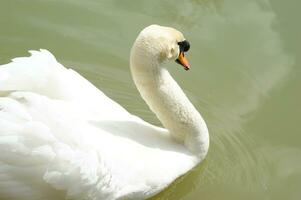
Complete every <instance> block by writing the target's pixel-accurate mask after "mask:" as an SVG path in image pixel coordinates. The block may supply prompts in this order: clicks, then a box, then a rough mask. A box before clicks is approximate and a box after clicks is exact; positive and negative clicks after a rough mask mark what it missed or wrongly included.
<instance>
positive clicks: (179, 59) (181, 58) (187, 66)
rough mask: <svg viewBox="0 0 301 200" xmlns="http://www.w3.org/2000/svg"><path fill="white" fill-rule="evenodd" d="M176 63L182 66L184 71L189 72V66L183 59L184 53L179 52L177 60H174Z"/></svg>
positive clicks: (184, 58)
mask: <svg viewBox="0 0 301 200" xmlns="http://www.w3.org/2000/svg"><path fill="white" fill-rule="evenodd" d="M176 62H177V63H179V64H180V65H182V66H183V67H184V69H185V70H189V68H190V65H189V63H188V60H187V59H186V57H185V54H184V52H180V54H179V57H178V59H177V60H176Z"/></svg>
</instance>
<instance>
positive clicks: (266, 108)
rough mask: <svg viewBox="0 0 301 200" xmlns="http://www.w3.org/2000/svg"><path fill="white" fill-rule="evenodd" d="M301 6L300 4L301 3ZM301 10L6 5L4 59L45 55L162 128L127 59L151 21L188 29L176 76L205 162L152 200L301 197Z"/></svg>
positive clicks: (195, 0) (49, 0) (1, 7)
mask: <svg viewBox="0 0 301 200" xmlns="http://www.w3.org/2000/svg"><path fill="white" fill-rule="evenodd" d="M297 4H298V5H297ZM300 6H301V3H298V2H294V3H293V1H281V0H273V1H271V2H268V1H266V0H230V1H222V0H189V1H180V0H177V1H167V0H157V1H140V0H135V1H134V0H132V1H129V0H123V1H117V0H110V1H109V0H107V1H97V0H86V1H84V0H72V1H71V0H65V1H61V0H43V1H37V0H32V1H22V0H18V1H17V0H2V1H1V3H0V13H1V14H0V62H1V63H6V62H8V61H9V60H10V59H11V58H13V57H16V56H24V55H28V53H27V50H29V49H39V48H46V49H48V50H50V51H51V52H52V53H54V55H55V56H56V57H57V58H58V60H59V61H60V62H61V63H63V64H64V65H65V66H69V67H72V68H74V69H76V70H77V71H78V72H80V73H81V74H83V75H84V76H85V77H86V78H87V79H89V80H90V81H91V82H92V83H93V84H95V85H96V86H97V87H99V88H100V89H101V90H102V91H104V92H105V93H106V94H107V95H108V96H110V97H111V98H113V99H114V100H116V101H117V102H118V103H120V104H122V105H123V106H124V107H125V108H126V109H128V110H129V111H130V112H132V113H134V114H137V115H139V116H141V117H143V118H144V119H145V120H147V121H149V122H152V123H154V124H157V125H159V124H160V123H159V121H158V120H157V119H156V118H155V116H154V114H152V113H151V112H150V111H149V110H148V108H147V106H146V105H145V104H144V102H143V101H142V100H141V98H140V96H139V94H138V92H137V91H136V88H135V86H134V84H133V82H132V80H131V76H130V72H129V67H128V62H129V61H128V57H129V50H130V48H131V45H132V43H133V41H134V39H135V38H136V36H137V34H138V32H139V31H140V30H141V29H142V28H143V27H145V26H147V25H149V24H153V23H157V24H161V25H168V26H172V27H175V28H177V29H179V30H181V31H182V32H183V33H184V34H185V37H186V39H187V40H189V41H190V43H191V45H192V48H191V50H190V52H189V55H188V57H189V60H190V62H191V65H192V67H191V70H190V71H188V72H186V71H184V70H183V69H182V68H181V67H180V66H178V65H176V64H175V63H170V64H168V65H169V66H168V67H169V69H170V71H171V73H172V74H173V76H174V77H175V79H176V80H177V81H178V82H179V84H180V85H181V87H182V88H183V89H184V90H185V92H186V93H187V95H188V96H189V98H190V99H191V101H192V102H193V103H194V105H195V106H196V107H197V108H198V110H199V111H200V112H201V113H202V115H203V116H204V118H205V120H206V122H207V124H208V127H209V130H210V136H211V146H210V151H209V154H208V157H207V159H206V160H205V161H204V162H203V163H202V164H200V165H199V166H197V167H196V168H195V169H194V170H192V171H191V172H190V173H188V174H187V175H185V176H183V177H181V178H180V179H178V180H177V181H176V182H175V183H173V184H172V185H171V186H170V187H169V188H168V189H166V190H165V191H164V192H162V193H161V194H159V195H157V196H156V197H154V198H153V199H164V200H165V199H170V200H174V199H181V200H194V199H200V198H201V199H203V200H215V199H223V200H227V199H229V200H230V199H231V200H233V199H267V200H269V199H273V200H274V199H279V200H280V199H292V200H293V199H296V200H297V199H300V197H301V191H300V187H301V146H300V145H301V136H300V135H299V134H300V127H299V124H300V113H301V105H300V102H301V94H300V85H301V79H300V56H301V55H300V52H301V47H300V32H301V31H300V30H301V29H300V26H299V21H298V19H300V17H301V16H300V14H299V13H300V12H299V9H298V8H299V7H300Z"/></svg>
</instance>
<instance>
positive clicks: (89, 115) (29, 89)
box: [0, 25, 209, 200]
mask: <svg viewBox="0 0 301 200" xmlns="http://www.w3.org/2000/svg"><path fill="white" fill-rule="evenodd" d="M188 49H189V43H188V42H187V41H186V40H185V39H184V37H183V35H182V34H181V33H180V32H179V31H177V30H175V29H173V28H169V27H163V26H158V25H151V26H148V27H146V28H145V29H144V30H142V31H141V33H140V34H139V36H138V38H137V39H136V41H135V43H134V45H133V48H132V51H131V57H130V65H131V72H132V76H133V79H134V81H135V84H136V86H137V88H138V90H139V92H140V93H141V96H142V97H143V99H144V100H145V101H146V103H147V104H148V105H149V107H150V109H151V110H152V111H153V112H154V113H156V115H157V117H158V118H159V119H160V121H161V122H162V124H163V125H164V126H165V127H166V129H163V128H160V127H156V126H153V125H151V124H149V123H147V122H145V121H143V120H142V119H140V118H138V117H136V116H133V115H131V114H130V113H128V112H127V111H126V110H125V109H124V108H122V107H121V106H120V105H118V104H117V103H115V102H114V101H112V100H111V99H109V98H108V97H107V96H105V95H104V94H103V93H102V92H101V91H99V90H98V89H97V88H96V87H94V86H93V85H92V84H91V83H89V82H88V81H87V80H85V79H84V78H83V77H82V76H80V75H79V74H78V73H76V72H75V71H73V70H71V69H66V68H64V67H63V66H62V65H61V64H59V63H58V62H57V61H56V59H55V58H54V56H53V55H52V54H51V53H50V52H48V51H47V50H40V51H30V53H31V54H32V55H31V56H30V57H22V58H15V59H13V60H12V62H11V63H9V64H6V65H2V66H0V152H1V154H0V199H22V200H27V199H30V200H34V199H44V200H45V199H48V200H52V199H65V198H68V199H80V200H82V199H87V200H88V199H89V200H99V199H104V200H113V199H145V198H148V197H151V196H153V195H155V194H156V193H158V192H159V191H161V190H162V189H164V188H165V187H167V186H168V185H169V184H170V183H171V182H172V181H174V180H175V179H176V178H177V177H179V176H180V175H182V174H184V173H186V172H187V171H188V170H190V169H191V168H193V167H194V166H195V165H196V164H197V163H199V162H200V161H202V160H203V159H204V157H205V155H206V154H207V151H208V147H209V136H208V130H207V127H206V124H205V122H204V120H203V119H202V117H201V116H200V114H199V113H198V112H197V110H196V109H195V108H194V106H193V105H192V104H191V103H190V102H189V100H188V99H187V97H186V96H185V94H184V93H183V91H182V90H181V88H180V87H179V86H178V85H177V83H176V82H175V81H174V80H173V78H172V77H171V75H170V74H169V73H168V71H167V69H166V68H165V67H164V66H162V64H163V62H164V61H166V60H177V62H178V63H180V64H181V65H183V66H184V68H185V69H188V68H189V65H188V62H187V60H186V58H185V57H184V52H185V51H187V50H188Z"/></svg>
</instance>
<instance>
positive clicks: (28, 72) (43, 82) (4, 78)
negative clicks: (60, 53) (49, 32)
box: [0, 49, 66, 94]
mask: <svg viewBox="0 0 301 200" xmlns="http://www.w3.org/2000/svg"><path fill="white" fill-rule="evenodd" d="M29 52H30V54H31V56H29V57H19V58H14V59H12V62H10V63H8V64H4V65H1V66H0V93H3V92H5V91H16V90H19V91H20V90H24V91H34V92H38V93H42V94H43V93H46V92H49V90H50V89H51V85H52V84H53V83H55V79H56V77H57V74H58V73H59V72H60V71H62V70H66V69H65V68H64V67H63V66H62V65H61V64H60V63H58V62H57V61H56V59H55V57H54V56H53V55H52V54H51V53H50V52H49V51H47V50H45V49H40V51H32V50H31V51H29ZM46 90H47V91H46Z"/></svg>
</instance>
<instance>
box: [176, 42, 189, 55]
mask: <svg viewBox="0 0 301 200" xmlns="http://www.w3.org/2000/svg"><path fill="white" fill-rule="evenodd" d="M178 45H179V47H180V51H181V52H186V51H188V50H189V48H190V44H189V42H188V41H187V40H184V41H182V42H178Z"/></svg>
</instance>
